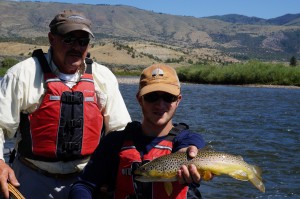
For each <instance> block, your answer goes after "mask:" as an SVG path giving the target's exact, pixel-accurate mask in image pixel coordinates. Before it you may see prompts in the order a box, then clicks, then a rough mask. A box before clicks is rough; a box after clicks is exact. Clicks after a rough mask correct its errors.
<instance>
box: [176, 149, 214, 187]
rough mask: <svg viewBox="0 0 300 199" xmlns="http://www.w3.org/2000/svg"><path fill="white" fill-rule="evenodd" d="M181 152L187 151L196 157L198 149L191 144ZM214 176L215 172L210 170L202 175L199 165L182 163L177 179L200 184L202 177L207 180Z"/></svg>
mask: <svg viewBox="0 0 300 199" xmlns="http://www.w3.org/2000/svg"><path fill="white" fill-rule="evenodd" d="M179 152H186V153H187V154H188V157H190V158H191V159H192V158H195V157H196V156H197V153H198V149H197V147H195V146H190V147H187V148H182V149H180V150H179ZM212 178H213V174H212V173H211V172H210V171H208V172H206V173H205V175H203V176H201V175H200V173H199V171H198V170H197V167H196V166H195V165H194V164H190V165H182V166H181V167H180V169H179V170H178V172H177V179H178V182H179V183H180V184H190V183H197V184H199V183H200V181H201V179H204V180H206V181H208V180H211V179H212Z"/></svg>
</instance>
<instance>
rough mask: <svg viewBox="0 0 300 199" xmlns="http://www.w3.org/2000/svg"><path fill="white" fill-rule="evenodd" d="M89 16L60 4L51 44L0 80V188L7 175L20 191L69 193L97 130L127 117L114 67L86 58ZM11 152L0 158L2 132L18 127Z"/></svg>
mask: <svg viewBox="0 0 300 199" xmlns="http://www.w3.org/2000/svg"><path fill="white" fill-rule="evenodd" d="M90 26H91V22H90V20H88V19H87V18H86V17H85V16H84V15H83V14H82V13H80V12H77V11H74V10H65V11H63V12H61V13H59V14H57V15H56V16H55V17H54V19H53V20H52V21H51V23H50V25H49V27H50V32H49V34H48V39H49V43H50V48H49V51H48V52H47V53H46V54H44V53H43V52H42V51H40V50H37V51H35V52H34V53H33V57H31V58H28V59H26V60H24V61H22V62H20V63H18V64H16V65H15V66H13V67H12V68H11V69H9V70H8V72H7V74H6V75H5V76H4V77H3V79H2V80H1V82H0V187H1V191H0V195H1V192H2V194H3V196H4V198H8V197H9V192H8V185H7V182H8V181H9V182H10V183H12V184H13V185H14V186H16V187H18V186H19V185H20V186H19V189H20V191H21V192H22V193H23V194H24V196H25V197H26V198H30V199H35V198H36V199H45V198H64V199H65V198H67V196H68V192H69V187H70V185H71V183H73V182H74V179H75V178H76V176H78V174H79V173H80V172H81V170H82V169H83V167H84V166H85V164H86V163H87V161H88V160H89V157H90V154H91V153H92V152H93V151H94V149H95V148H96V147H97V145H98V143H99V141H100V137H101V132H103V133H105V134H107V133H108V132H110V131H112V130H119V129H123V128H124V127H125V126H126V124H127V123H128V122H130V121H131V119H130V116H129V114H128V111H127V109H126V106H125V103H124V101H123V98H122V96H121V93H120V91H119V88H118V82H117V80H116V77H115V76H114V75H113V73H112V72H111V71H110V70H109V69H108V68H106V67H105V66H102V65H100V64H97V63H95V62H92V61H91V60H90V59H86V57H87V54H88V47H89V42H90V38H91V37H94V35H93V33H92V31H91V28H90ZM18 129H19V131H18V133H17V137H18V139H17V141H18V142H17V143H16V151H17V153H16V154H17V155H16V158H15V160H14V162H13V166H12V168H13V169H12V168H10V167H9V166H8V165H7V164H6V163H5V162H4V159H3V143H4V140H5V138H12V137H13V136H14V135H15V133H16V132H17V130H18Z"/></svg>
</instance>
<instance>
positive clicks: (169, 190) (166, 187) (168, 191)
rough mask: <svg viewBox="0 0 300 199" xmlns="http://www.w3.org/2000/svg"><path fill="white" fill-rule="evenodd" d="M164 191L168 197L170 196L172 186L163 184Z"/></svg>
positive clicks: (166, 183)
mask: <svg viewBox="0 0 300 199" xmlns="http://www.w3.org/2000/svg"><path fill="white" fill-rule="evenodd" d="M164 187H165V191H166V193H167V195H168V196H170V195H171V194H172V192H173V185H172V183H171V182H164Z"/></svg>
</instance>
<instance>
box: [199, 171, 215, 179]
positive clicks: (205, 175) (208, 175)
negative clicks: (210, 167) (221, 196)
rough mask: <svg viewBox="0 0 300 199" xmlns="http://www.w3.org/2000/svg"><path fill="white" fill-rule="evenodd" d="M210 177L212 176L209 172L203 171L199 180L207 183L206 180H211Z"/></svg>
mask: <svg viewBox="0 0 300 199" xmlns="http://www.w3.org/2000/svg"><path fill="white" fill-rule="evenodd" d="M211 175H212V173H211V172H210V171H203V172H202V173H201V178H202V179H203V180H205V181H208V180H211V177H212V176H211Z"/></svg>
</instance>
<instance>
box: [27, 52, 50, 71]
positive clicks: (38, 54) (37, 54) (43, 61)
mask: <svg viewBox="0 0 300 199" xmlns="http://www.w3.org/2000/svg"><path fill="white" fill-rule="evenodd" d="M32 57H36V58H37V59H38V60H39V62H40V65H41V68H42V70H43V72H44V73H51V69H50V67H49V64H48V61H47V59H46V58H45V55H44V53H43V50H42V49H37V50H34V51H33V53H32Z"/></svg>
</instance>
